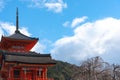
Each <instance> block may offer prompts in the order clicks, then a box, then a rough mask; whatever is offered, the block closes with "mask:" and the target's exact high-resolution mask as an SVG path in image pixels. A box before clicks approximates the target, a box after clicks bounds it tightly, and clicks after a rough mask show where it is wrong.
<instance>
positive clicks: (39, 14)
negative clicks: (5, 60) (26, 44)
mask: <svg viewBox="0 0 120 80" xmlns="http://www.w3.org/2000/svg"><path fill="white" fill-rule="evenodd" d="M16 7H18V8H19V26H20V31H21V32H22V33H24V34H26V35H28V36H31V37H38V38H39V42H38V43H37V45H36V46H35V47H34V48H33V49H32V50H33V51H36V52H40V53H51V55H52V57H53V58H54V59H57V60H62V61H67V62H70V63H72V64H80V62H81V61H83V60H85V59H87V58H90V57H94V56H101V57H102V58H103V59H104V60H105V61H107V62H109V63H115V64H120V62H119V61H120V58H119V56H120V47H119V45H120V42H119V41H120V0H0V36H1V35H10V34H12V33H14V30H15V23H16Z"/></svg>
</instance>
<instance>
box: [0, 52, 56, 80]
mask: <svg viewBox="0 0 120 80" xmlns="http://www.w3.org/2000/svg"><path fill="white" fill-rule="evenodd" d="M28 53H29V54H25V53H22V52H8V51H2V50H0V76H1V77H2V80H54V79H53V78H47V68H48V66H53V65H55V64H56V63H55V61H54V60H52V59H51V56H50V54H38V53H36V52H28ZM0 80H1V78H0Z"/></svg>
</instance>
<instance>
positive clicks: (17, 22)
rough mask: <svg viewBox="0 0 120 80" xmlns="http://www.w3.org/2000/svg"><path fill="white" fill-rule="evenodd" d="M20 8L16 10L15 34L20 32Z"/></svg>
mask: <svg viewBox="0 0 120 80" xmlns="http://www.w3.org/2000/svg"><path fill="white" fill-rule="evenodd" d="M18 18H19V17H18V8H17V9H16V31H15V33H18V32H19V30H18V29H19V21H18Z"/></svg>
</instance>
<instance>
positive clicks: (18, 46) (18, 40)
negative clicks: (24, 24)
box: [0, 31, 38, 52]
mask: <svg viewBox="0 0 120 80" xmlns="http://www.w3.org/2000/svg"><path fill="white" fill-rule="evenodd" d="M37 41H38V38H31V37H28V36H26V35H24V34H22V33H21V32H20V31H15V33H14V34H13V35H11V36H8V37H5V36H2V39H1V42H0V49H2V50H7V51H10V52H29V51H30V50H31V49H32V48H33V47H34V45H35V44H36V43H37Z"/></svg>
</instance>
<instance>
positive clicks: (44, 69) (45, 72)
mask: <svg viewBox="0 0 120 80" xmlns="http://www.w3.org/2000/svg"><path fill="white" fill-rule="evenodd" d="M43 78H44V80H47V67H44V68H43Z"/></svg>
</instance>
